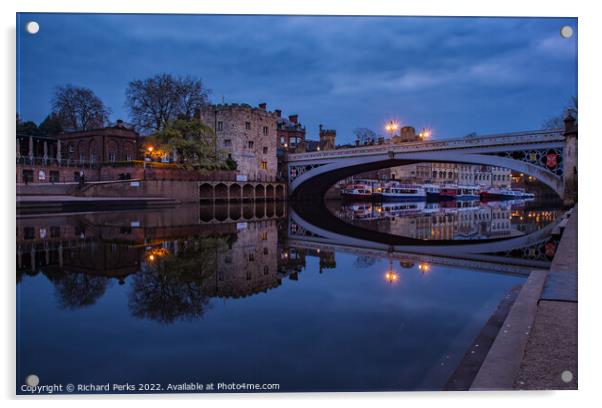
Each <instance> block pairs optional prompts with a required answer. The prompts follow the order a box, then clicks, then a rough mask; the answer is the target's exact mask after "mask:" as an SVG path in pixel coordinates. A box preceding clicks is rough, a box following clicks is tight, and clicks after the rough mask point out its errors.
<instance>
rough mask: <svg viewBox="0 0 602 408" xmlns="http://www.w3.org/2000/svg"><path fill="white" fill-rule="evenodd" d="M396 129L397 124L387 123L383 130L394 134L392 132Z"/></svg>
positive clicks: (397, 127)
mask: <svg viewBox="0 0 602 408" xmlns="http://www.w3.org/2000/svg"><path fill="white" fill-rule="evenodd" d="M397 129H399V123H397V122H394V121H390V122H389V123H387V124H386V125H385V130H386V131H387V132H394V131H396V130H397Z"/></svg>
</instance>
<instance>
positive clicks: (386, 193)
mask: <svg viewBox="0 0 602 408" xmlns="http://www.w3.org/2000/svg"><path fill="white" fill-rule="evenodd" d="M373 196H374V198H375V199H377V200H381V201H424V200H426V192H425V191H424V188H422V186H418V185H414V184H393V183H390V184H387V185H385V186H384V187H377V188H376V189H374V192H373Z"/></svg>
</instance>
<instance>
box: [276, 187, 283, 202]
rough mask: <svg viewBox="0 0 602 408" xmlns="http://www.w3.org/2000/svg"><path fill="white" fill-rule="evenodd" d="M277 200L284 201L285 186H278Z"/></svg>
mask: <svg viewBox="0 0 602 408" xmlns="http://www.w3.org/2000/svg"><path fill="white" fill-rule="evenodd" d="M276 200H284V186H282V185H277V186H276Z"/></svg>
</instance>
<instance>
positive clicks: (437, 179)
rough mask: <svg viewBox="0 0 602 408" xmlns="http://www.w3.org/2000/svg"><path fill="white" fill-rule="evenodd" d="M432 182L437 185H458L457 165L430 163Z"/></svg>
mask: <svg viewBox="0 0 602 408" xmlns="http://www.w3.org/2000/svg"><path fill="white" fill-rule="evenodd" d="M431 175H432V182H433V183H437V184H445V183H453V184H456V183H458V165H457V164H456V163H432V170H431Z"/></svg>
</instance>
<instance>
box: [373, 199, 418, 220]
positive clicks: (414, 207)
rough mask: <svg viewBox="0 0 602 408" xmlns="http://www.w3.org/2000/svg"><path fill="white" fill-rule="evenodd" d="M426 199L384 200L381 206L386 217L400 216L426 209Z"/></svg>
mask: <svg viewBox="0 0 602 408" xmlns="http://www.w3.org/2000/svg"><path fill="white" fill-rule="evenodd" d="M424 205H425V203H424V201H409V202H408V201H402V202H392V201H388V202H384V203H382V205H381V206H380V208H381V209H382V211H383V213H384V215H385V217H399V216H401V215H409V214H418V213H421V212H422V211H423V210H424Z"/></svg>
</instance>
